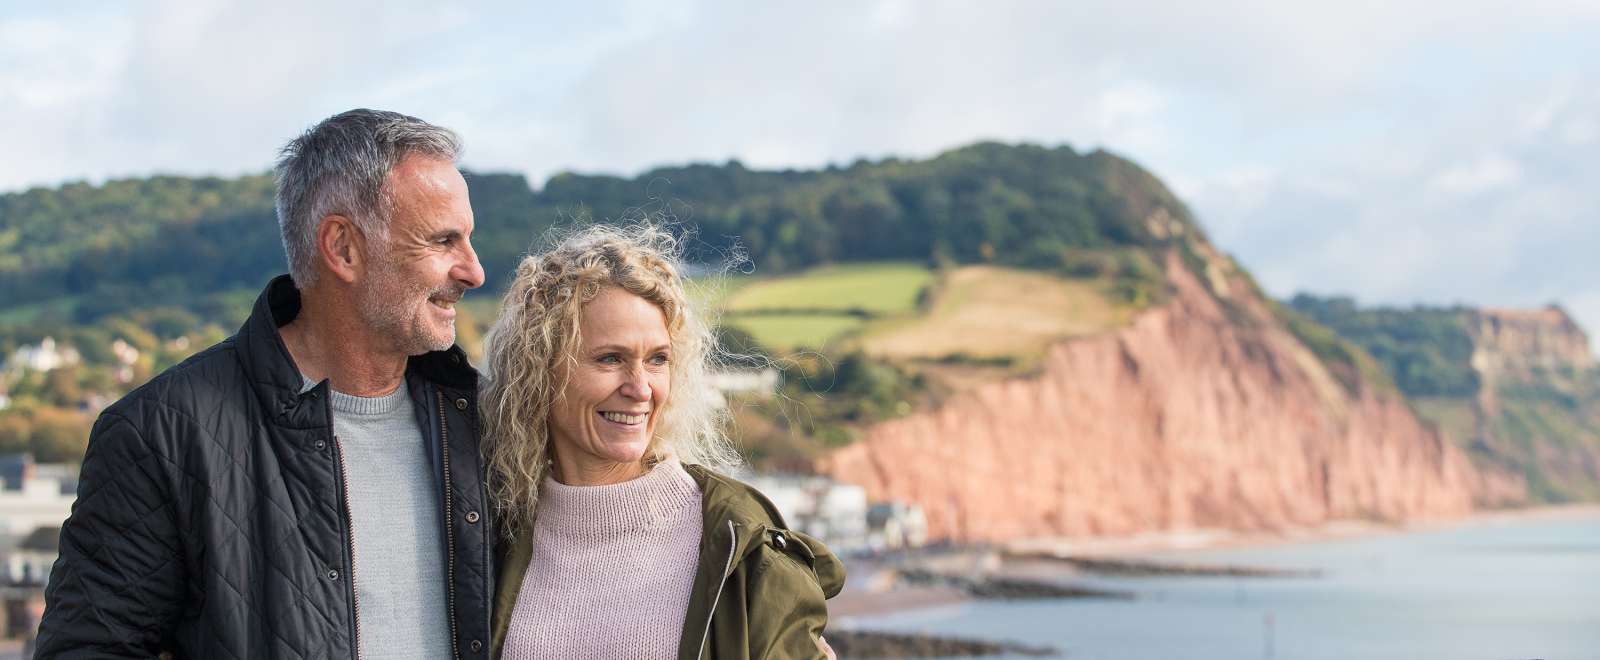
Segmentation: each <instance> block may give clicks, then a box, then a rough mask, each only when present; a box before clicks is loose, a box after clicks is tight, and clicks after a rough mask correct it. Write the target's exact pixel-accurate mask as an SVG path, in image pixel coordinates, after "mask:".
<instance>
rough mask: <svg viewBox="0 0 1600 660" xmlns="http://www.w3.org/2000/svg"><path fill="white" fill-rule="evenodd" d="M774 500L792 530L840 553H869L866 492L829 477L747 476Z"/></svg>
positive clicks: (748, 480)
mask: <svg viewBox="0 0 1600 660" xmlns="http://www.w3.org/2000/svg"><path fill="white" fill-rule="evenodd" d="M744 479H745V480H746V481H747V482H749V483H750V485H752V486H755V487H756V490H759V491H761V492H762V494H764V495H766V496H767V499H770V500H772V503H773V504H774V505H775V506H777V507H778V512H779V513H781V514H783V519H784V522H786V523H788V525H789V528H790V529H794V530H797V531H800V532H804V533H806V534H810V535H812V536H815V537H817V538H819V539H822V542H823V543H826V544H828V547H829V549H831V550H833V551H834V552H837V553H841V554H843V553H850V552H858V551H862V550H866V549H867V548H868V545H867V491H866V490H865V489H863V488H862V487H860V486H856V485H852V484H845V483H840V482H837V481H834V480H832V479H829V478H827V477H818V476H805V475H745V476H744Z"/></svg>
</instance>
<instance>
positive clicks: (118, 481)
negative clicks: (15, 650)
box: [34, 412, 184, 659]
mask: <svg viewBox="0 0 1600 660" xmlns="http://www.w3.org/2000/svg"><path fill="white" fill-rule="evenodd" d="M169 469H170V460H169V459H168V458H167V457H166V456H164V455H162V454H160V453H158V452H155V451H152V449H151V447H150V445H149V443H148V442H147V441H146V438H145V437H143V436H142V435H141V434H140V432H139V429H137V428H135V426H134V425H133V424H132V423H131V422H130V421H129V420H128V419H126V418H124V417H122V416H120V415H116V414H114V413H110V412H108V413H105V414H102V415H101V416H100V419H99V420H97V421H96V422H95V425H94V430H92V431H91V432H90V433H89V448H88V451H87V452H86V454H85V456H84V460H83V469H82V472H81V474H80V476H79V480H78V498H77V501H76V502H75V503H74V504H73V505H72V515H71V516H70V517H68V518H67V521H66V523H64V524H63V525H62V527H61V555H60V557H59V558H57V559H56V563H55V566H54V568H52V569H51V571H50V583H49V586H48V587H46V588H45V611H44V617H43V619H42V620H41V621H40V624H39V639H38V646H37V650H36V651H35V656H34V657H35V658H40V659H49V658H87V657H94V658H151V657H154V656H156V655H157V654H158V653H159V652H160V650H161V649H160V647H161V644H162V640H163V639H165V638H168V637H169V635H170V633H171V631H172V628H173V627H174V625H175V623H176V615H177V613H178V611H179V604H180V598H181V597H182V594H183V593H184V575H183V568H182V561H181V558H180V551H179V533H178V527H177V523H176V515H175V513H174V502H173V499H172V488H171V482H170V480H169V478H168V475H169V474H170V471H169Z"/></svg>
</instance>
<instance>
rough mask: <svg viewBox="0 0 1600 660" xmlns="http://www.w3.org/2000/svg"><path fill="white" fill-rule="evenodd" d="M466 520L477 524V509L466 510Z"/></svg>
mask: <svg viewBox="0 0 1600 660" xmlns="http://www.w3.org/2000/svg"><path fill="white" fill-rule="evenodd" d="M467 522H468V523H471V524H474V525H475V524H477V523H478V512H477V511H468V512H467Z"/></svg>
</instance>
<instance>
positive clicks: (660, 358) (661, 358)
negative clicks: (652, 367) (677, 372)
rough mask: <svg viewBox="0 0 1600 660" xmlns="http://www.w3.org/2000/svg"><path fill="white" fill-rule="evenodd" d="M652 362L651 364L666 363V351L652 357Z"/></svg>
mask: <svg viewBox="0 0 1600 660" xmlns="http://www.w3.org/2000/svg"><path fill="white" fill-rule="evenodd" d="M650 363H651V364H657V365H660V364H666V363H667V354H665V353H658V354H656V355H655V356H654V357H651V358H650Z"/></svg>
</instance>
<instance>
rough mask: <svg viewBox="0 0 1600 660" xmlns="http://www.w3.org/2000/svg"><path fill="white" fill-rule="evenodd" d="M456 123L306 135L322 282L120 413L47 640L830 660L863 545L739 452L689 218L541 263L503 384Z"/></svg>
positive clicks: (72, 647) (282, 650)
mask: <svg viewBox="0 0 1600 660" xmlns="http://www.w3.org/2000/svg"><path fill="white" fill-rule="evenodd" d="M458 149H459V145H458V142H457V139H456V137H455V135H454V134H453V133H451V132H450V131H448V130H446V129H443V128H440V127H437V126H434V125H431V124H428V123H426V122H423V121H421V120H418V119H416V118H413V117H408V116H405V115H400V114H396V113H392V112H378V111H372V110H353V111H350V112H346V113H343V114H340V115H337V116H334V117H332V118H329V119H327V120H325V121H323V122H322V123H320V124H318V125H316V126H315V127H313V128H311V129H310V130H309V131H307V132H306V133H305V134H304V135H302V136H300V137H299V138H297V139H295V140H294V141H292V142H290V143H289V145H288V146H287V147H286V148H285V149H284V151H283V156H282V159H281V160H280V162H279V163H278V167H277V211H278V221H279V225H280V227H281V229H282V232H283V245H284V250H285V252H286V253H287V257H288V263H289V269H290V272H291V273H292V275H290V276H281V277H278V278H277V279H275V280H273V281H272V282H271V283H270V284H268V285H267V289H266V290H265V291H264V292H262V294H261V296H260V298H258V299H257V300H256V303H255V308H254V311H253V312H252V313H251V315H250V318H249V320H247V321H246V322H245V324H244V326H243V327H241V328H240V330H239V332H238V334H236V335H234V336H233V337H232V338H230V339H228V340H226V341H223V342H222V343H220V344H218V345H216V346H213V347H211V348H209V349H207V350H205V351H203V352H201V353H199V354H197V355H195V356H194V357H192V358H190V359H189V360H187V361H185V362H184V363H183V364H180V365H178V366H176V367H173V368H172V369H169V370H167V371H166V372H165V373H163V374H161V375H160V376H157V377H156V378H155V379H153V380H151V381H150V382H149V383H148V384H146V385H144V386H143V387H140V388H139V389H137V390H135V391H134V392H132V393H131V394H129V395H128V396H126V397H124V398H123V399H122V400H120V401H118V402H117V403H115V404H113V405H112V406H111V407H109V408H107V409H106V411H105V412H104V413H102V414H101V416H100V418H99V420H98V421H97V422H96V423H95V427H94V430H93V431H92V433H91V435H90V440H89V450H88V453H87V455H86V456H85V457H84V462H83V471H82V476H81V480H80V482H79V490H78V499H77V503H76V504H75V505H74V506H73V510H72V515H71V517H70V518H69V519H68V520H67V521H66V523H65V524H64V525H63V527H62V530H61V557H60V559H59V560H57V562H56V565H55V568H54V570H53V572H52V573H51V576H50V583H49V586H48V588H47V590H46V602H47V604H46V610H45V615H44V619H43V621H42V623H41V626H40V631H39V641H38V651H37V656H36V657H39V658H90V657H93V658H120V657H129V658H131V657H141V658H149V657H153V656H156V655H158V654H170V656H172V657H178V658H324V657H340V658H367V659H376V658H468V659H470V658H485V657H503V658H746V657H761V658H765V657H771V658H791V657H794V658H814V657H831V656H832V651H831V650H830V649H828V648H827V645H826V643H825V642H823V641H821V633H822V629H823V627H824V625H825V624H826V620H827V608H826V605H825V603H824V600H825V598H827V597H830V596H832V595H833V594H835V593H837V592H838V590H839V588H840V586H841V585H842V583H843V579H844V577H843V570H842V566H841V564H840V563H839V562H838V560H837V559H835V558H834V557H833V556H832V555H831V554H829V553H828V551H827V549H826V548H824V547H823V546H822V545H821V544H820V543H818V542H817V541H815V540H814V539H811V538H808V537H806V536H804V535H802V534H799V533H795V532H791V531H788V530H787V529H785V528H784V523H783V520H782V518H781V517H780V516H779V515H778V513H777V511H776V510H775V509H774V508H773V507H772V505H771V503H770V502H768V501H767V500H766V498H764V497H762V496H761V495H760V494H759V493H757V492H756V491H754V490H753V489H751V488H750V487H748V486H746V485H743V484H741V483H739V482H737V481H734V480H732V479H729V478H727V477H724V476H722V475H720V474H718V473H717V472H714V471H713V470H712V469H711V468H713V467H717V468H724V467H727V466H730V465H732V464H734V463H736V462H737V459H736V455H735V454H734V453H733V452H732V451H731V449H730V448H729V445H728V443H727V441H726V439H725V437H724V436H723V435H722V432H721V429H720V428H719V426H718V424H717V421H718V415H717V414H716V409H715V408H714V405H715V404H714V403H713V399H712V397H710V396H708V395H709V394H711V392H710V391H709V390H708V383H707V382H706V379H705V370H706V362H707V359H708V357H709V356H710V355H711V354H712V353H713V352H714V350H715V345H714V340H713V338H712V337H713V335H712V332H711V328H709V327H707V326H706V325H705V322H704V321H703V320H702V317H701V316H700V314H699V313H698V310H697V309H696V308H695V302H694V301H692V300H691V299H690V298H689V297H688V296H687V295H685V292H684V282H683V280H682V275H681V273H682V270H681V269H680V267H679V264H678V263H677V262H676V259H677V250H676V249H675V245H674V243H673V241H672V239H671V238H670V237H669V236H668V235H666V234H665V233H663V232H661V231H659V230H658V229H655V228H652V227H649V226H638V227H633V228H628V229H614V228H605V227H594V228H591V229H588V230H583V231H579V232H577V233H575V234H573V235H571V236H569V237H567V238H565V239H564V240H561V241H559V243H558V244H556V245H555V246H554V247H553V248H551V249H550V250H548V251H547V252H545V253H543V254H538V255H534V256H529V257H527V258H525V259H523V260H522V263H521V264H520V265H519V266H518V268H517V271H516V276H515V280H514V281H513V282H512V283H511V286H510V287H509V290H508V291H507V293H506V296H505V300H504V305H503V308H502V310H501V314H500V318H499V321H498V322H497V323H496V325H495V327H494V330H493V331H492V333H491V334H490V339H489V342H488V348H487V351H486V352H487V354H488V367H489V368H488V376H487V377H486V378H485V379H484V380H483V381H482V382H481V383H480V380H479V375H478V373H477V372H476V371H475V370H473V368H472V367H471V366H470V365H468V364H467V359H466V356H465V354H464V353H463V352H462V351H461V349H460V348H459V347H457V346H455V345H454V342H455V316H456V309H455V306H456V303H457V302H459V301H460V299H461V297H462V294H463V293H465V292H466V290H467V289H472V288H476V287H478V286H480V285H482V284H483V281H484V272H483V268H482V267H481V266H480V265H479V263H478V259H477V255H476V254H475V253H474V252H473V248H472V244H471V237H472V229H473V216H472V209H471V206H470V205H469V203H468V198H467V184H466V182H465V180H464V179H463V178H462V176H461V174H460V172H458V171H457V169H456V167H455V164H454V163H455V161H456V158H457V152H458Z"/></svg>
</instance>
